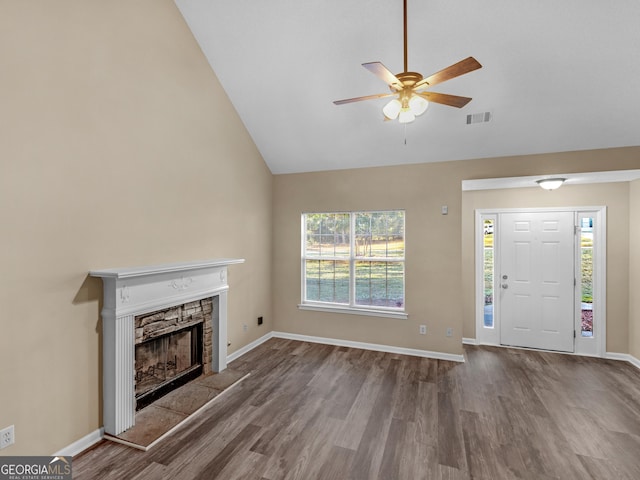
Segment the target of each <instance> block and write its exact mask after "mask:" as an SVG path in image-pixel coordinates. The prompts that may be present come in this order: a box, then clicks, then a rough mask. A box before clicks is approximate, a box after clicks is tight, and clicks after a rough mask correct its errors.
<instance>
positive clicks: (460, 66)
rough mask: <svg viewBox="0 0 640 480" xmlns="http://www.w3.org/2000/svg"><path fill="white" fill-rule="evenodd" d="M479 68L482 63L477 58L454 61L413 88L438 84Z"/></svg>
mask: <svg viewBox="0 0 640 480" xmlns="http://www.w3.org/2000/svg"><path fill="white" fill-rule="evenodd" d="M479 68H482V65H480V63H479V62H478V61H477V60H476V59H475V58H473V57H468V58H465V59H464V60H461V61H459V62H458V63H454V64H453V65H451V66H449V67H447V68H445V69H444V70H440V71H439V72H438V73H434V74H433V75H431V76H430V77H427V78H425V79H423V80H420V81H419V82H418V83H416V84H415V85H414V86H413V88H414V89H417V88H420V87H427V86H433V85H437V84H439V83H442V82H446V81H447V80H451V79H452V78H456V77H459V76H460V75H464V74H465V73H469V72H473V71H474V70H477V69H479Z"/></svg>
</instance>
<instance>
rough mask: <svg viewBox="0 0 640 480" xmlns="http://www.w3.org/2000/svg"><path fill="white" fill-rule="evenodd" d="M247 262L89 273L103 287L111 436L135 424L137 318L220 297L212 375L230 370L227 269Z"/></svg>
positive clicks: (107, 426) (106, 403)
mask: <svg viewBox="0 0 640 480" xmlns="http://www.w3.org/2000/svg"><path fill="white" fill-rule="evenodd" d="M243 262H244V259H241V258H222V259H214V260H202V261H195V262H183V263H171V264H164V265H152V266H144V267H127V268H110V269H106V270H92V271H90V272H89V275H91V276H92V277H100V278H102V282H103V293H104V300H103V308H102V312H101V313H102V333H103V337H102V350H103V354H102V358H103V362H102V365H103V366H102V378H103V381H102V384H103V416H104V418H103V420H104V430H105V432H106V433H109V434H111V435H118V434H120V433H122V432H124V431H125V430H127V429H128V428H130V427H132V426H133V425H134V423H135V378H134V370H135V332H134V317H135V316H136V315H141V314H144V313H149V312H153V311H155V310H161V309H163V308H168V307H172V306H175V305H180V304H183V303H187V302H192V301H195V300H200V299H203V298H207V297H213V296H216V295H217V296H219V315H218V321H217V322H214V324H213V325H212V328H213V335H214V342H213V358H211V359H210V360H211V366H212V369H213V371H215V372H219V371H222V370H224V369H225V368H226V366H227V290H228V289H229V285H228V283H227V267H228V266H229V265H233V264H237V263H243Z"/></svg>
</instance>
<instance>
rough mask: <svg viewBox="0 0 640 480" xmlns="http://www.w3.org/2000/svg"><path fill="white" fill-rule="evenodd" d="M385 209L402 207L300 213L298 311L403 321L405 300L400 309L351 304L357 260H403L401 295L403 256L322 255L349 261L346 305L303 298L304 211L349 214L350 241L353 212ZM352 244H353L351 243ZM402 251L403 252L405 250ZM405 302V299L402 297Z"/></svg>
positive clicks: (353, 231) (352, 233)
mask: <svg viewBox="0 0 640 480" xmlns="http://www.w3.org/2000/svg"><path fill="white" fill-rule="evenodd" d="M387 211H402V212H405V211H404V210H402V209H396V210H354V211H336V212H305V213H303V214H302V215H301V216H300V229H301V231H300V292H301V294H302V295H301V296H302V298H301V301H300V303H299V304H298V308H299V309H300V310H310V311H317V312H328V313H345V314H349V315H364V316H369V317H384V318H397V319H402V320H406V319H407V318H409V314H408V313H407V312H406V310H405V305H406V303H403V307H402V308H390V307H367V306H364V305H356V304H355V286H356V285H355V282H356V278H355V263H356V262H358V261H381V262H388V263H390V262H398V263H403V265H404V271H403V275H402V292H403V295H405V294H406V284H405V279H406V261H405V258H406V257H375V258H371V257H360V256H354V255H349V257H346V258H345V257H323V258H321V259H319V260H329V261H331V260H335V261H348V262H349V305H345V304H338V303H329V302H314V301H309V300H306V301H305V298H306V296H307V291H306V289H307V282H306V271H305V260H308V259H309V257H305V255H304V252H305V247H306V233H307V231H306V220H305V216H306V215H307V214H313V213H348V214H349V216H350V220H349V226H350V232H349V234H350V238H349V241H350V242H353V239H354V238H355V221H353V220H352V219H353V215H354V214H356V213H378V212H387ZM406 237H407V235H406V212H405V232H404V239H405V252H406ZM351 247H353V244H351ZM405 254H406V253H405ZM404 300H405V302H406V298H404Z"/></svg>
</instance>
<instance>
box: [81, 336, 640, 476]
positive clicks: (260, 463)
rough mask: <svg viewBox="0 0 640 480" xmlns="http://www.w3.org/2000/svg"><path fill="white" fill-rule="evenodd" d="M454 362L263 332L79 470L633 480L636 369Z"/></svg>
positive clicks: (513, 357) (525, 359)
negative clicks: (135, 434) (159, 420)
mask: <svg viewBox="0 0 640 480" xmlns="http://www.w3.org/2000/svg"><path fill="white" fill-rule="evenodd" d="M465 357H466V362H465V363H464V364H462V363H454V362H447V361H442V360H430V359H424V358H418V357H409V356H402V355H395V354H388V353H379V352H371V351H364V350H356V349H350V348H344V347H333V346H327V345H318V344H310V343H304V342H296V341H290V340H282V339H272V340H269V341H268V342H266V343H264V344H263V345H261V346H260V347H258V348H256V349H255V350H253V351H251V352H249V353H248V354H246V355H244V356H243V357H241V358H240V359H238V360H236V361H235V362H233V364H232V366H233V368H234V369H236V370H241V371H246V372H251V375H250V376H249V377H248V378H247V379H246V380H244V381H243V382H241V383H239V384H238V385H237V386H235V387H233V388H232V389H231V390H230V391H229V392H228V393H227V394H225V395H224V397H223V398H221V399H220V400H219V401H217V402H216V403H214V404H213V405H211V407H210V408H209V409H208V410H207V411H206V412H204V414H202V415H200V416H198V417H197V418H195V419H193V420H192V421H190V422H189V423H188V424H187V425H185V426H184V427H183V428H181V429H180V430H178V431H177V432H176V433H175V434H174V435H173V436H171V437H170V438H167V439H165V440H163V441H161V442H160V443H159V444H158V445H157V446H155V447H154V448H153V449H152V450H150V451H149V452H146V453H145V452H140V451H136V450H134V449H131V448H128V447H125V446H121V445H117V444H113V443H102V444H100V445H99V446H98V447H97V448H94V449H92V450H90V451H88V452H86V453H84V454H82V455H80V456H78V457H77V458H75V459H74V461H73V471H74V478H78V479H101V480H102V479H111V478H113V479H207V480H212V479H225V480H233V479H257V480H260V479H262V480H264V479H268V480H276V479H294V478H295V479H302V480H314V479H322V480H333V479H335V480H350V479H353V480H365V479H381V480H396V479H407V480H419V479H430V480H431V479H433V480H439V479H491V480H494V479H519V478H522V479H541V480H544V479H562V480H567V479H580V480H583V479H606V480H613V479H615V480H618V479H634V480H637V479H639V478H640V371H639V370H637V369H636V368H635V367H633V366H632V365H630V364H628V363H625V362H618V361H608V360H600V359H590V358H584V357H577V356H570V355H560V354H552V353H542V352H531V351H526V350H516V349H504V348H492V347H465Z"/></svg>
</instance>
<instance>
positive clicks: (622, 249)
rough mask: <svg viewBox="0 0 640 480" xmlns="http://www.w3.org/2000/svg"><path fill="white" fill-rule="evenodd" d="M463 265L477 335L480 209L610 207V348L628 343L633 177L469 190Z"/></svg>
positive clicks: (467, 322)
mask: <svg viewBox="0 0 640 480" xmlns="http://www.w3.org/2000/svg"><path fill="white" fill-rule="evenodd" d="M462 205H463V211H464V217H463V222H462V252H463V254H462V255H463V263H462V271H463V278H464V279H465V282H464V290H463V292H464V293H463V295H462V301H463V305H464V306H463V311H464V327H463V335H464V337H468V338H475V337H476V328H475V316H474V315H475V314H474V312H475V310H474V309H475V290H474V288H475V287H474V280H475V276H474V271H475V260H474V258H475V257H474V215H475V213H474V212H475V210H476V209H482V208H543V207H589V206H606V207H607V286H608V288H607V351H609V352H620V353H626V352H627V349H628V345H627V335H628V327H629V325H628V318H629V315H628V305H629V290H628V289H627V288H626V287H625V288H618V286H619V285H626V283H627V278H628V274H629V267H628V258H629V183H628V182H626V183H600V184H592V185H574V186H570V185H565V186H563V187H562V188H560V189H558V190H555V191H552V192H548V191H545V190H542V189H541V188H537V187H536V188H519V189H504V190H483V191H471V192H463V194H462Z"/></svg>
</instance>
